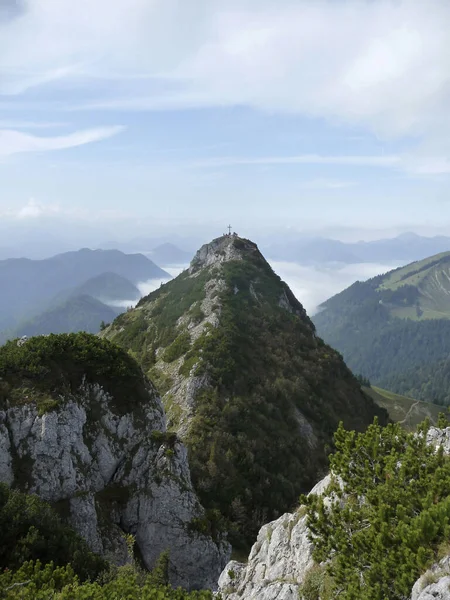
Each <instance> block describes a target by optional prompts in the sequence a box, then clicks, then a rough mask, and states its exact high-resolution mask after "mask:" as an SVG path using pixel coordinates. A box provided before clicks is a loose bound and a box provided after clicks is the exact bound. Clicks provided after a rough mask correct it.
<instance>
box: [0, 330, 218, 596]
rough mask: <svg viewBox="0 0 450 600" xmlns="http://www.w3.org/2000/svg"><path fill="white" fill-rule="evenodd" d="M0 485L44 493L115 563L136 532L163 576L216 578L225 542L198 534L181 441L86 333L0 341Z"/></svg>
mask: <svg viewBox="0 0 450 600" xmlns="http://www.w3.org/2000/svg"><path fill="white" fill-rule="evenodd" d="M0 482H4V483H7V484H8V485H9V486H11V487H13V488H15V489H17V490H21V491H23V492H27V493H33V494H37V495H39V496H40V497H41V498H42V499H43V500H46V501H47V502H49V503H50V504H51V505H52V506H53V507H54V508H56V510H57V511H58V512H59V513H60V514H61V515H62V516H63V517H64V519H65V520H67V521H68V522H69V523H70V524H71V525H72V526H73V528H74V529H75V530H76V531H77V532H78V533H79V534H81V535H82V536H83V537H84V538H85V540H86V541H87V542H88V544H89V546H90V548H91V549H92V550H93V551H94V552H96V553H98V554H100V555H102V556H104V557H105V558H107V559H108V560H110V561H112V562H114V563H116V564H119V565H120V564H124V563H125V562H127V560H128V555H127V545H126V539H125V534H132V535H133V536H134V537H135V540H136V545H137V549H138V551H139V554H140V556H141V557H142V560H143V563H144V565H145V566H146V567H147V568H149V569H151V568H152V567H153V566H154V565H155V563H156V561H157V559H158V557H159V556H160V555H161V553H163V552H165V551H166V550H168V551H169V580H170V582H171V583H172V584H173V585H175V586H178V585H181V586H183V587H185V588H187V589H191V588H194V589H199V588H207V587H209V588H212V587H215V586H216V583H217V578H218V575H219V573H220V569H221V567H223V565H224V564H225V562H226V560H227V559H228V557H229V551H230V546H229V544H228V543H227V542H226V541H225V540H223V539H222V538H220V536H215V539H212V537H211V536H210V535H209V534H208V533H207V532H205V530H204V525H203V523H204V522H205V521H206V517H205V511H204V509H203V508H202V506H201V505H200V503H199V501H198V498H197V496H196V494H195V492H194V490H193V488H192V484H191V478H190V472H189V465H188V460H187V453H186V449H185V447H184V446H183V444H181V443H180V442H179V441H178V440H177V437H176V435H175V434H173V433H168V432H167V430H166V419H165V415H164V410H163V407H162V405H161V402H160V399H159V397H158V394H157V392H156V391H155V389H154V387H153V385H152V384H151V383H150V382H149V381H148V380H147V379H146V378H145V377H144V376H143V374H142V372H141V370H140V369H139V367H138V365H136V364H135V362H134V361H133V360H132V359H131V358H130V357H129V356H128V355H127V354H126V353H125V352H123V351H122V350H121V349H119V348H117V347H115V346H113V345H112V344H110V343H109V342H107V341H106V340H100V339H99V338H96V337H95V336H91V335H88V334H72V335H51V336H49V337H38V338H32V339H30V340H28V341H26V342H25V343H19V344H17V342H10V343H9V344H7V345H6V346H4V347H2V348H0Z"/></svg>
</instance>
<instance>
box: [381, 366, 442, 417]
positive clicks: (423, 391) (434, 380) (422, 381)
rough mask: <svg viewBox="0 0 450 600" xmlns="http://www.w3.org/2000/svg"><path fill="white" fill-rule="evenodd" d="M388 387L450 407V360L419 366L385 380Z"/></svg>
mask: <svg viewBox="0 0 450 600" xmlns="http://www.w3.org/2000/svg"><path fill="white" fill-rule="evenodd" d="M385 381H386V385H387V386H389V387H391V388H392V389H396V390H398V391H399V392H400V393H402V394H407V395H411V396H414V398H417V399H419V400H428V401H430V402H434V403H436V404H439V405H441V406H450V358H449V357H448V356H446V357H445V358H443V359H441V360H437V361H435V362H431V363H430V364H424V365H418V366H416V367H414V368H410V369H408V370H406V371H404V372H402V373H398V374H397V373H392V374H390V375H389V376H387V377H386V378H385Z"/></svg>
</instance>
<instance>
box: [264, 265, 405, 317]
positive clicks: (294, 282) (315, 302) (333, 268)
mask: <svg viewBox="0 0 450 600" xmlns="http://www.w3.org/2000/svg"><path fill="white" fill-rule="evenodd" d="M269 262H270V264H271V266H272V267H273V269H274V271H275V272H276V273H277V274H278V275H279V276H280V277H281V278H282V279H283V280H284V281H286V283H287V284H288V285H289V287H290V288H291V290H292V291H293V292H294V295H295V296H296V298H297V299H298V300H299V301H300V302H301V303H302V304H303V306H304V307H305V309H306V310H307V312H308V314H309V315H314V314H315V313H316V312H317V310H318V306H319V305H320V304H321V303H322V302H324V301H325V300H327V299H328V298H330V297H331V296H334V294H337V293H338V292H340V291H342V290H344V289H345V288H347V287H348V286H349V285H351V284H352V283H354V282H355V281H357V280H359V281H364V280H366V279H369V278H370V277H375V275H379V274H381V273H386V272H387V271H391V270H392V269H395V268H396V267H398V266H399V265H398V264H397V263H396V264H389V265H388V264H374V263H371V264H367V263H361V264H353V265H345V266H344V265H342V264H335V265H327V266H325V265H321V266H311V267H309V266H304V265H299V264H297V263H291V262H280V261H273V260H270V259H269Z"/></svg>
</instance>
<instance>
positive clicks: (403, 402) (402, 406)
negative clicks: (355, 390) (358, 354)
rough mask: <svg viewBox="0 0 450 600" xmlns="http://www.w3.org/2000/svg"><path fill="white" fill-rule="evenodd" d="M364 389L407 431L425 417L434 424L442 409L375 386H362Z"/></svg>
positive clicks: (412, 428)
mask: <svg viewBox="0 0 450 600" xmlns="http://www.w3.org/2000/svg"><path fill="white" fill-rule="evenodd" d="M364 391H365V393H366V394H368V395H369V396H370V397H371V398H373V400H374V401H375V402H376V403H377V404H378V406H381V407H382V408H385V409H386V410H387V411H388V413H389V417H390V418H391V419H392V421H394V422H396V423H400V424H401V425H402V427H404V428H406V429H408V430H409V431H412V430H414V429H415V428H416V427H417V425H419V423H422V421H424V420H425V419H426V418H428V419H429V420H430V423H431V424H432V425H436V424H437V422H438V417H439V413H440V411H441V410H442V408H441V407H439V406H437V405H436V404H432V403H431V402H420V401H418V400H413V399H412V398H408V397H406V396H400V395H399V394H394V393H393V392H388V391H387V390H383V389H381V388H378V387H375V386H372V387H370V388H364Z"/></svg>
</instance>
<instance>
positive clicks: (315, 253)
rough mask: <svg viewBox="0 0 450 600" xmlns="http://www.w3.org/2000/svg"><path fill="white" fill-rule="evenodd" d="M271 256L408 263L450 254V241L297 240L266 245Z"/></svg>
mask: <svg viewBox="0 0 450 600" xmlns="http://www.w3.org/2000/svg"><path fill="white" fill-rule="evenodd" d="M264 248H265V252H266V254H267V256H269V257H270V258H271V259H272V260H285V261H290V262H298V263H301V264H320V263H332V262H341V263H345V264H356V263H389V262H397V264H398V263H402V262H403V263H406V262H409V261H415V260H421V259H423V258H425V257H426V256H430V255H433V254H438V253H440V252H446V251H448V250H450V237H446V236H436V237H423V236H420V235H417V234H415V233H403V234H402V235H399V236H398V237H395V238H386V239H381V240H375V241H371V242H364V241H361V242H341V241H339V240H332V239H327V238H309V239H302V238H299V239H293V240H288V241H286V242H280V243H275V244H266V245H265V246H264Z"/></svg>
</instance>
